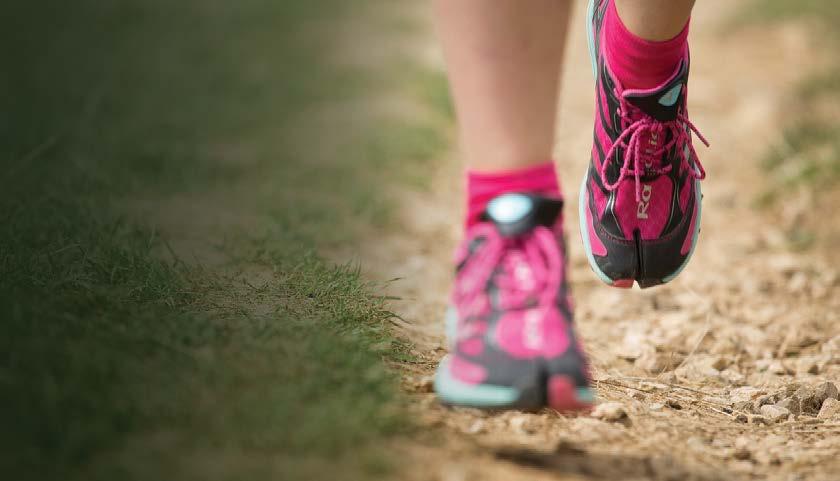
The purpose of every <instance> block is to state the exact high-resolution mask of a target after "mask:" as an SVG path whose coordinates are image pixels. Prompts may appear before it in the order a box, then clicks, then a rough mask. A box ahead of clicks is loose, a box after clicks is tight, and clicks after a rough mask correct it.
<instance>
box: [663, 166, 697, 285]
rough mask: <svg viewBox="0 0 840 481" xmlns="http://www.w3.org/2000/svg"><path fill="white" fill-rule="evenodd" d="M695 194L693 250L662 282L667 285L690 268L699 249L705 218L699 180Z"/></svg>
mask: <svg viewBox="0 0 840 481" xmlns="http://www.w3.org/2000/svg"><path fill="white" fill-rule="evenodd" d="M694 192H695V197H694V198H695V202H697V220H696V221H695V222H694V238H693V239H691V249H689V251H688V255H687V256H686V257H685V261H683V263H682V265H681V266H680V267H679V269H677V270H676V272H674V273H673V274H671V275H670V276H667V277H665V278H664V279H662V282H663V283H665V284H667V283H668V282H671V281H673V280H674V279H676V278H677V276H678V275H680V273H682V271H683V270H685V268H686V266H688V261H690V260H691V256H692V255H694V249H695V248H696V247H697V241H698V240H699V239H700V220H701V219H702V218H703V192H702V191H701V190H700V181H699V180H695V181H694Z"/></svg>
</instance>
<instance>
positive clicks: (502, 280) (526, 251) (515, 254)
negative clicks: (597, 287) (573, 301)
mask: <svg viewBox="0 0 840 481" xmlns="http://www.w3.org/2000/svg"><path fill="white" fill-rule="evenodd" d="M479 237H484V238H485V239H486V241H485V244H484V246H483V247H482V248H481V249H480V250H479V252H477V253H476V254H475V255H474V256H473V258H472V259H470V261H469V264H468V265H467V266H465V269H464V271H462V272H461V274H460V275H459V277H460V279H459V282H458V283H457V290H456V295H457V296H458V300H459V301H460V302H459V303H458V304H459V305H460V306H459V309H461V310H462V316H463V317H465V318H466V317H469V316H472V315H479V314H481V313H482V312H481V311H483V310H484V309H485V308H486V307H489V306H486V305H485V302H481V301H480V300H481V299H486V296H484V295H483V294H484V290H485V289H486V286H487V282H488V281H489V280H490V278H491V276H493V274H494V273H496V272H498V274H497V275H496V278H495V282H496V285H497V287H498V288H499V302H500V306H499V307H500V308H501V309H503V310H509V309H516V308H523V307H526V306H527V305H528V303H529V301H531V300H536V303H537V305H540V306H546V305H552V304H553V303H554V302H555V301H556V299H557V295H558V293H559V289H560V283H561V282H562V275H563V260H562V256H561V253H560V250H559V249H558V247H557V238H556V237H555V235H554V233H553V232H552V231H551V230H550V229H549V228H547V227H544V226H538V227H537V228H535V229H534V230H533V231H531V232H530V233H528V234H526V235H524V236H520V237H515V238H506V237H502V236H501V235H500V234H499V233H498V232H497V231H496V228H495V226H493V225H492V224H490V223H481V224H478V225H476V226H474V227H473V228H472V229H470V233H469V238H470V239H477V238H479ZM499 267H501V269H500V270H498V271H497V268H499Z"/></svg>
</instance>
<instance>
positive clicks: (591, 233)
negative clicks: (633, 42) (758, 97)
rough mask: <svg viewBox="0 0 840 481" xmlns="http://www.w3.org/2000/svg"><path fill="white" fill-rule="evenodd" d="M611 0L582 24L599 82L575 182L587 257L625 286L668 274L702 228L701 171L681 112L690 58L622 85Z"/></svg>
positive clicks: (602, 1)
mask: <svg viewBox="0 0 840 481" xmlns="http://www.w3.org/2000/svg"><path fill="white" fill-rule="evenodd" d="M610 1H611V0H590V4H589V10H588V17H587V21H588V24H587V27H588V29H587V33H588V36H589V48H590V54H591V57H592V68H593V73H594V74H595V83H596V107H597V109H596V110H597V112H596V114H595V116H596V119H595V139H594V145H593V147H592V157H591V162H590V165H589V169H588V170H587V172H586V175H585V176H584V178H583V185H582V186H581V192H580V222H581V234H582V236H583V244H584V247H585V250H586V255H587V257H588V259H589V264H590V265H591V266H592V269H593V270H594V271H595V273H596V274H597V275H598V277H600V278H601V280H602V281H604V282H606V283H607V284H609V285H612V286H616V287H625V288H629V287H632V286H633V282H634V281H636V282H638V283H639V286H640V287H642V288H644V287H652V286H655V285H658V284H663V283H666V282H669V281H671V280H672V279H674V278H675V277H676V276H677V275H678V274H679V273H680V272H681V271H682V270H683V268H685V266H686V264H687V263H688V260H689V258H690V257H691V254H692V252H693V251H694V247H695V245H696V243H697V238H698V235H699V233H700V212H701V211H700V203H701V200H702V198H703V197H702V194H701V192H700V180H702V179H703V178H705V176H706V173H705V171H704V170H703V166H702V165H701V164H700V161H699V160H698V158H697V153H696V151H695V150H694V147H693V146H692V142H691V137H692V133H694V134H696V135H697V136H698V137H699V138H700V140H701V141H703V143H704V144H706V145H708V143H707V142H706V140H705V139H704V138H703V136H702V135H701V134H700V132H698V131H697V128H696V127H694V125H693V124H692V123H691V121H689V120H688V112H687V110H686V95H687V82H688V70H689V58H688V54H687V53H686V55H685V58H683V60H682V61H681V62H680V64H679V66H678V68H677V69H676V71H675V72H674V73H673V75H672V76H671V78H670V79H668V81H666V82H664V83H663V84H661V85H660V86H658V87H656V88H653V89H649V90H631V89H625V88H623V87H622V85H621V83H620V82H619V81H618V79H616V78H615V76H614V75H613V74H612V73H611V71H610V67H609V65H608V63H607V61H606V55H605V51H604V49H603V45H602V42H601V32H602V25H603V22H604V14H605V12H606V10H607V7H608V6H609V2H610Z"/></svg>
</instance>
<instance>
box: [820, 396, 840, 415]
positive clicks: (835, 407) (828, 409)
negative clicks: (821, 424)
mask: <svg viewBox="0 0 840 481" xmlns="http://www.w3.org/2000/svg"><path fill="white" fill-rule="evenodd" d="M817 418H819V419H837V418H840V401H838V400H836V399H834V398H828V399H826V400H825V401H823V403H822V407H821V408H820V413H819V414H817Z"/></svg>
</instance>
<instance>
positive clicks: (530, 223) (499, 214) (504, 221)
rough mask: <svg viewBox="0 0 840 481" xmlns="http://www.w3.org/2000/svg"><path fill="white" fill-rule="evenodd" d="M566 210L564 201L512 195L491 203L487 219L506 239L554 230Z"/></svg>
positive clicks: (487, 211)
mask: <svg viewBox="0 0 840 481" xmlns="http://www.w3.org/2000/svg"><path fill="white" fill-rule="evenodd" d="M562 209H563V201H562V200H560V199H552V198H549V197H542V196H539V195H535V194H523V193H510V194H503V195H500V196H498V197H495V198H494V199H492V200H491V201H490V202H488V203H487V208H486V209H485V210H484V215H483V218H484V220H487V221H490V222H492V223H493V225H495V226H496V229H497V230H498V231H499V234H501V235H502V237H516V236H519V235H522V234H525V233H527V232H530V231H531V230H533V229H534V228H536V227H537V226H545V227H549V228H550V227H552V226H554V223H555V222H556V221H557V218H558V217H559V215H560V212H561V211H562Z"/></svg>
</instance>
